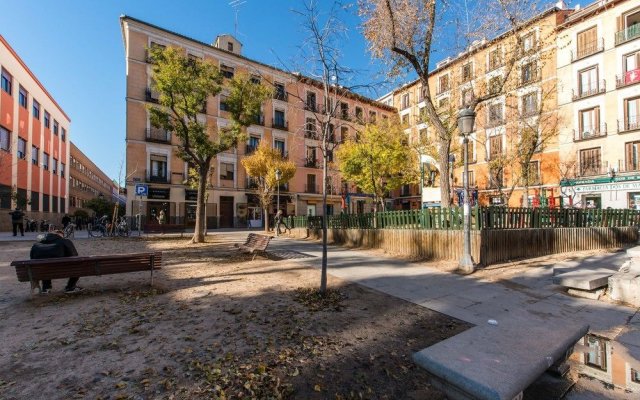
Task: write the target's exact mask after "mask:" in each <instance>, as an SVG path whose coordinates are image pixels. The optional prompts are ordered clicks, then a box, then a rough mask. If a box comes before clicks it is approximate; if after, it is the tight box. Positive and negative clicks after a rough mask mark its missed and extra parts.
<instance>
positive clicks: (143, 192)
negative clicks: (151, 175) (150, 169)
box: [136, 183, 149, 196]
mask: <svg viewBox="0 0 640 400" xmlns="http://www.w3.org/2000/svg"><path fill="white" fill-rule="evenodd" d="M147 194H149V187H148V186H147V185H145V184H143V183H136V196H147Z"/></svg>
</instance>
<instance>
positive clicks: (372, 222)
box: [287, 207, 640, 230]
mask: <svg viewBox="0 0 640 400" xmlns="http://www.w3.org/2000/svg"><path fill="white" fill-rule="evenodd" d="M322 222H323V217H306V216H297V217H293V216H290V217H288V218H287V224H288V226H289V227H291V228H309V229H320V228H322ZM327 226H328V227H329V228H334V229H435V230H461V229H462V228H463V212H462V208H461V207H451V208H428V209H423V210H401V211H385V212H379V213H375V214H374V213H368V214H339V215H331V216H329V217H328V219H327ZM622 226H640V211H638V210H631V209H605V210H600V209H576V208H507V207H480V208H478V207H474V208H472V209H471V229H474V230H481V229H525V228H581V227H622Z"/></svg>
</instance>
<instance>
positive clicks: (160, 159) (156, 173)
mask: <svg viewBox="0 0 640 400" xmlns="http://www.w3.org/2000/svg"><path fill="white" fill-rule="evenodd" d="M150 161H151V162H150V164H151V171H150V172H151V173H150V174H149V178H150V179H151V181H152V182H166V181H167V156H165V155H160V154H151V160H150Z"/></svg>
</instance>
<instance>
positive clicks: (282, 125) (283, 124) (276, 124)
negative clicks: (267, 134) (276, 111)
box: [271, 119, 289, 131]
mask: <svg viewBox="0 0 640 400" xmlns="http://www.w3.org/2000/svg"><path fill="white" fill-rule="evenodd" d="M271 127H272V128H274V129H281V130H283V131H287V130H289V123H288V122H287V121H279V120H277V119H274V120H273V122H272V123H271Z"/></svg>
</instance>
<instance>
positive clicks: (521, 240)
mask: <svg viewBox="0 0 640 400" xmlns="http://www.w3.org/2000/svg"><path fill="white" fill-rule="evenodd" d="M290 235H291V236H293V237H297V238H311V239H321V238H322V231H321V230H320V229H305V228H294V229H292V231H291V233H290ZM462 235H463V233H462V231H459V230H417V229H329V230H328V231H327V240H328V242H329V243H331V244H335V245H340V246H346V247H357V248H366V249H381V250H384V251H386V252H388V253H390V254H395V255H399V256H403V257H408V258H411V259H415V260H429V261H430V260H454V261H455V260H458V259H459V257H460V255H461V254H462V245H463V243H462V241H463V236H462ZM637 241H638V229H637V228H635V227H621V228H548V229H505V230H483V231H472V232H471V255H472V256H473V260H474V261H475V262H476V263H478V264H481V265H485V266H486V265H491V264H497V263H501V262H507V261H511V260H517V259H523V258H533V257H540V256H545V255H550V254H557V253H566V252H572V251H583V250H597V249H616V248H622V247H624V246H625V245H627V244H632V243H636V242H637Z"/></svg>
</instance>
